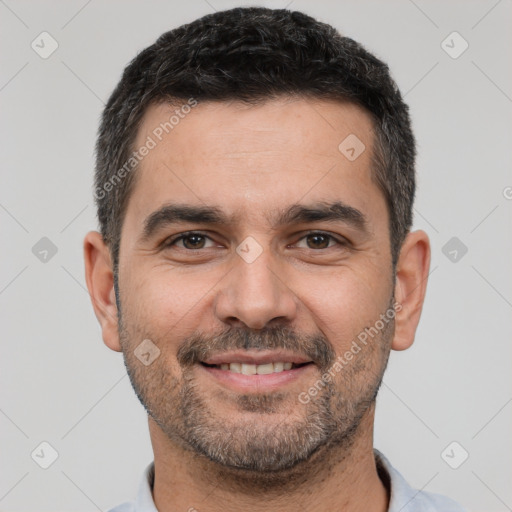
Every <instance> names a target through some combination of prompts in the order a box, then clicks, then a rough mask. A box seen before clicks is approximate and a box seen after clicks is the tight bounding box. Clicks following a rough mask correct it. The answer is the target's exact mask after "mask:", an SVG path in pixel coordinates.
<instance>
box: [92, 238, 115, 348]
mask: <svg viewBox="0 0 512 512" xmlns="http://www.w3.org/2000/svg"><path fill="white" fill-rule="evenodd" d="M84 260H85V279H86V282H87V288H88V289H89V295H90V296H91V301H92V307H93V308H94V313H95V314H96V318H97V319H98V321H99V323H100V325H101V330H102V333H103V341H104V343H105V345H107V347H109V348H110V349H112V350H115V351H116V352H121V344H120V342H119V331H118V327H117V305H116V297H115V292H114V274H113V267H112V261H111V258H110V251H109V249H108V247H107V245H106V244H105V242H104V241H103V237H102V236H101V234H100V233H98V232H96V231H91V232H90V233H87V235H86V236H85V239H84Z"/></svg>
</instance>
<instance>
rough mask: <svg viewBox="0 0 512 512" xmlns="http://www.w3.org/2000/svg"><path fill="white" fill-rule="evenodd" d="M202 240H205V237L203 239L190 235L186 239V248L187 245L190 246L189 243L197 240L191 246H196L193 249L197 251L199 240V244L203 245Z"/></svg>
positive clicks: (199, 236)
mask: <svg viewBox="0 0 512 512" xmlns="http://www.w3.org/2000/svg"><path fill="white" fill-rule="evenodd" d="M202 238H203V237H202V236H201V235H189V236H187V237H186V238H185V239H184V242H185V246H187V245H188V242H190V241H191V240H194V239H195V242H192V244H191V245H192V246H194V247H192V248H193V249H197V245H198V244H197V241H198V240H199V243H201V241H202V240H201V239H202Z"/></svg>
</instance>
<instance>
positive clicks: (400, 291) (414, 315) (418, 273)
mask: <svg viewBox="0 0 512 512" xmlns="http://www.w3.org/2000/svg"><path fill="white" fill-rule="evenodd" d="M429 268H430V241H429V238H428V236H427V234H426V233H425V232H424V231H422V230H418V231H413V232H412V233H409V234H408V235H407V237H406V238H405V241H404V243H403V245H402V249H401V251H400V256H399V258H398V262H397V269H396V286H395V301H396V302H397V303H398V304H400V306H398V305H397V307H396V311H397V313H396V316H395V334H394V337H393V342H392V344H391V348H392V349H393V350H405V349H407V348H409V347H410V346H411V345H412V344H413V342H414V336H415V334H416V328H417V327H418V322H419V321H420V316H421V310H422V308H423V301H424V299H425V292H426V290H427V279H428V272H429Z"/></svg>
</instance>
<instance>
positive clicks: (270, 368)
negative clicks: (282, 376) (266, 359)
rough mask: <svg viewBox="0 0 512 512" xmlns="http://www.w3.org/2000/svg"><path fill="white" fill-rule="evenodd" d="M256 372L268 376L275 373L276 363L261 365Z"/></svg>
mask: <svg viewBox="0 0 512 512" xmlns="http://www.w3.org/2000/svg"><path fill="white" fill-rule="evenodd" d="M256 372H257V373H258V375H268V374H269V373H274V363H267V364H259V365H258V366H257V367H256Z"/></svg>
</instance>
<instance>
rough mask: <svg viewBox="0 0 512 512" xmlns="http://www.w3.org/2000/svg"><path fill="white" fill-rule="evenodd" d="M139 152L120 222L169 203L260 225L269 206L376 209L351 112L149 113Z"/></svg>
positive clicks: (364, 129) (367, 134)
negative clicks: (209, 207)
mask: <svg viewBox="0 0 512 512" xmlns="http://www.w3.org/2000/svg"><path fill="white" fill-rule="evenodd" d="M346 141H348V142H346ZM340 144H341V146H340ZM144 145H146V146H148V147H149V146H151V149H150V150H149V151H147V152H146V155H145V156H144V158H143V159H142V160H141V161H140V163H139V165H138V168H137V170H136V172H137V179H136V180H135V184H134V188H133V190H132V193H131V197H130V199H129V202H128V208H127V212H126V213H127V215H126V221H128V217H130V216H131V217H132V220H137V219H140V222H139V224H141V223H142V221H143V219H144V218H145V217H146V216H147V215H148V214H150V213H151V211H154V210H156V209H158V208H159V207H161V206H162V205H164V204H166V203H169V202H171V201H174V200H179V202H182V203H184V202H187V203H190V204H196V205H199V204H200V205H205V204H212V203H215V204H216V205H218V204H223V205H225V211H226V212H227V213H228V214H229V213H230V212H234V211H236V212H237V213H238V216H237V218H241V217H240V213H242V216H245V217H246V218H249V217H254V218H255V217H258V216H261V218H265V219H268V218H269V216H268V212H269V211H270V210H271V209H272V208H271V207H272V206H283V205H286V204H287V203H288V204H292V203H297V202H300V200H301V199H304V202H311V201H316V200H320V201H334V200H336V199H342V200H344V202H345V203H347V204H351V205H353V206H356V207H357V208H358V209H362V210H364V209H368V208H370V209H372V208H373V209H375V207H378V206H379V205H380V206H383V205H384V198H383V196H382V194H381V193H380V191H379V190H378V188H377V187H376V185H375V184H374V182H373V181H372V179H371V172H370V170H371V165H372V164H371V155H372V145H373V123H372V120H371V118H370V116H369V114H368V113H367V112H366V111H365V110H364V109H362V108H361V107H359V106H357V105H354V104H351V103H341V102H335V101H325V100H306V99H277V100H271V101H267V102H265V103H263V104H260V105H257V106H254V105H245V104H241V103H239V102H201V103H199V104H197V106H194V107H190V106H189V104H188V103H187V102H186V101H183V103H182V104H174V105H168V104H159V105H152V106H150V107H149V108H148V110H147V112H146V113H145V116H144V118H143V122H142V124H141V126H140V128H139V131H138V133H137V137H136V141H135V148H134V149H135V150H137V149H139V148H142V147H143V146H144ZM347 149H349V150H352V149H354V151H355V152H356V156H357V158H355V159H354V158H353V156H354V151H352V152H350V151H349V152H348V153H347V152H346V150H347ZM361 151H362V152H361ZM359 152H361V153H360V154H359V155H358V153H359ZM349 157H350V158H349ZM379 196H380V199H379ZM379 201H380V203H379Z"/></svg>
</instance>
